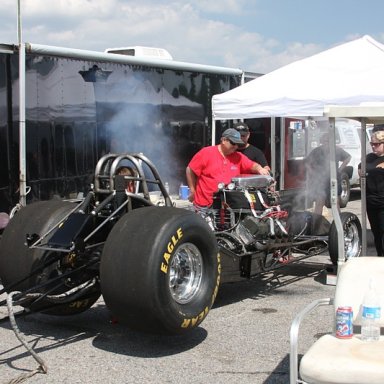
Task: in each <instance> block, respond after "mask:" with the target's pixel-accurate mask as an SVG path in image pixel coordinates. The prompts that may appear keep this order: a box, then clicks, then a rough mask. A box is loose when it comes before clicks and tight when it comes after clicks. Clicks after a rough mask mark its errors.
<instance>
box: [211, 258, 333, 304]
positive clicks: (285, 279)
mask: <svg viewBox="0 0 384 384" xmlns="http://www.w3.org/2000/svg"><path fill="white" fill-rule="evenodd" d="M322 259H324V261H323V260H322ZM319 260H320V261H319ZM331 265H332V264H331V262H330V260H329V256H328V255H321V256H316V261H315V260H311V258H309V259H304V260H301V261H297V262H293V263H290V264H287V265H284V266H282V267H281V268H278V269H276V270H274V271H271V272H268V273H261V274H259V275H257V276H255V277H253V278H251V279H244V280H243V281H239V282H235V283H225V284H222V285H221V286H220V289H219V293H218V295H217V298H216V301H215V304H214V306H213V308H218V307H222V306H226V305H230V304H233V303H236V302H239V301H241V300H245V299H254V300H257V299H261V298H263V297H266V296H269V295H272V294H274V293H275V292H276V291H277V290H278V289H279V288H282V287H284V286H287V285H289V284H293V283H295V282H297V281H299V280H303V279H306V278H310V277H312V278H314V279H316V280H317V281H319V282H322V279H321V276H322V275H323V274H324V271H325V270H326V269H327V268H329V267H330V266H331Z"/></svg>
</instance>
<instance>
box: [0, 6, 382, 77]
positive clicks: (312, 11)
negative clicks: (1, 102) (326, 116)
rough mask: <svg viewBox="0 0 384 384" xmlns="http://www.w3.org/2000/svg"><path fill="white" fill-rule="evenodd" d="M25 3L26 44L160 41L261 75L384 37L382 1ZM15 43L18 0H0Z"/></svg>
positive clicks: (6, 39)
mask: <svg viewBox="0 0 384 384" xmlns="http://www.w3.org/2000/svg"><path fill="white" fill-rule="evenodd" d="M20 4H21V20H22V40H23V41H24V42H31V43H36V44H46V45H54V46H60V47H67V48H77V49H84V50H93V51H104V50H105V49H106V48H111V47H127V46H136V45H142V46H149V47H160V48H164V49H166V50H168V51H169V52H170V54H171V55H172V57H173V59H174V60H177V61H184V62H192V63H199V64H208V65H215V66H223V67H231V68H240V69H242V70H245V71H249V72H256V73H268V72H270V71H273V70H274V69H277V68H279V67H281V66H284V65H286V64H289V63H291V62H293V61H296V60H299V59H301V58H304V57H308V56H311V55H313V54H316V53H318V52H321V51H323V50H325V49H328V48H331V47H333V46H335V45H339V44H342V43H345V42H347V41H350V40H353V39H356V38H359V37H361V36H364V35H367V34H368V35H370V36H372V37H373V38H374V39H376V40H378V41H379V42H381V43H384V22H383V14H384V1H383V0H364V1H363V0H321V1H320V0H218V1H212V0H189V1H188V0H174V1H172V0H168V1H166V0H139V1H137V0H136V1H131V0H20ZM17 42H18V34H17V0H1V1H0V43H7V44H16V43H17ZM357 54H358V53H357Z"/></svg>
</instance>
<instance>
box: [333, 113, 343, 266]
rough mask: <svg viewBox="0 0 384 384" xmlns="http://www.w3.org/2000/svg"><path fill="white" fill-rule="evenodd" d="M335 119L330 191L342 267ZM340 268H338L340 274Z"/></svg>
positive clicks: (338, 262)
mask: <svg viewBox="0 0 384 384" xmlns="http://www.w3.org/2000/svg"><path fill="white" fill-rule="evenodd" d="M335 120H336V119H335V118H334V117H330V118H329V143H330V145H329V166H330V176H331V177H330V190H331V207H332V216H333V221H334V222H335V226H336V232H337V248H338V260H337V266H338V267H341V265H342V264H343V263H344V260H345V249H344V232H343V225H342V223H341V218H340V211H339V208H338V202H337V200H338V194H337V171H336V169H337V166H336V165H337V164H336V134H335V130H336V126H335ZM339 270H340V268H337V271H338V272H337V273H339Z"/></svg>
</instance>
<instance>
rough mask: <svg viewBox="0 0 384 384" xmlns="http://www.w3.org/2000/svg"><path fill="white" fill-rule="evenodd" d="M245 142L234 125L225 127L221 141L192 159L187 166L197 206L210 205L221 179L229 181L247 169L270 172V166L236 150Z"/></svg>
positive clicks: (247, 171)
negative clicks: (266, 166)
mask: <svg viewBox="0 0 384 384" xmlns="http://www.w3.org/2000/svg"><path fill="white" fill-rule="evenodd" d="M242 144H244V143H243V141H242V139H241V136H240V133H239V132H238V131H237V130H236V129H233V128H229V129H227V130H225V131H224V132H223V134H222V136H221V140H220V144H218V145H214V146H210V147H204V148H202V149H201V150H200V151H199V152H197V153H196V154H195V155H194V156H193V158H192V160H191V161H190V162H189V164H188V166H187V170H186V177H187V183H188V187H189V189H190V195H189V201H191V202H193V204H194V205H195V206H196V207H201V208H204V207H210V206H211V205H212V202H213V194H214V193H215V192H216V191H217V189H218V188H217V187H218V184H219V183H225V184H228V183H229V182H230V181H231V179H232V178H233V177H236V176H239V175H240V174H244V173H256V174H260V175H269V172H268V170H266V169H265V168H263V167H262V166H261V165H260V164H258V163H256V162H254V161H252V160H250V159H249V158H248V157H247V156H245V155H243V154H242V153H240V152H237V148H238V146H239V145H242Z"/></svg>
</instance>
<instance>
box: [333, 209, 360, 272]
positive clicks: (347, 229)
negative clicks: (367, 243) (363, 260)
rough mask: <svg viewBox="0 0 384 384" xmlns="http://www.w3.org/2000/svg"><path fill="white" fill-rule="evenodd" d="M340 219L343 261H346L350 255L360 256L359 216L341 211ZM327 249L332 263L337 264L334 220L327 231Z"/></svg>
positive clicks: (337, 254)
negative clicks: (342, 235)
mask: <svg viewBox="0 0 384 384" xmlns="http://www.w3.org/2000/svg"><path fill="white" fill-rule="evenodd" d="M340 219H341V223H342V226H343V233H344V252H345V258H344V260H343V261H347V260H348V259H350V258H352V257H359V256H361V224H360V220H359V218H358V217H357V216H356V215H355V214H353V213H350V212H342V213H341V214H340ZM328 249H329V256H330V257H331V260H332V263H333V264H334V265H337V261H338V258H339V250H338V240H337V231H336V225H335V222H333V223H332V225H331V229H330V231H329V241H328Z"/></svg>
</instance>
